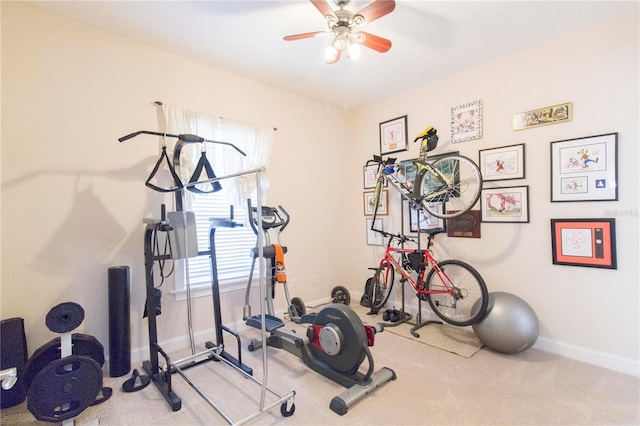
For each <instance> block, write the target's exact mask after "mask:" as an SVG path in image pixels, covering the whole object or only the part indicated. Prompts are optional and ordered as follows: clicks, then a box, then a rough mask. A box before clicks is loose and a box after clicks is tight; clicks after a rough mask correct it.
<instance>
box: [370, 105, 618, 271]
mask: <svg viewBox="0 0 640 426" xmlns="http://www.w3.org/2000/svg"><path fill="white" fill-rule="evenodd" d="M572 119H573V104H572V103H571V102H564V103H560V104H555V105H551V106H547V107H542V108H536V109H532V110H529V111H524V112H520V113H516V114H514V115H513V122H512V126H513V131H514V132H515V131H518V132H519V131H523V130H527V129H533V128H538V127H541V126H549V125H554V124H562V123H567V122H570V121H571V120H572ZM482 121H483V105H482V100H475V101H472V102H468V103H465V104H462V105H459V106H456V107H453V108H451V121H450V125H451V128H450V132H451V133H450V135H451V139H450V143H452V144H455V143H460V142H466V141H471V140H475V139H480V138H482V137H483V123H482ZM379 126H380V129H379V130H380V154H381V156H383V155H386V154H390V153H396V152H401V151H407V150H408V149H409V147H408V134H407V115H403V116H400V117H396V118H394V119H391V120H387V121H384V122H382V123H380V125H379ZM525 148H526V147H525V143H516V144H507V145H502V146H496V147H490V148H483V149H479V150H478V163H477V164H478V167H479V169H480V172H481V174H482V189H481V193H480V199H479V203H480V209H479V211H478V210H470V211H469V212H468V215H467V216H468V217H467V220H466V222H468V223H469V224H470V223H471V222H473V221H472V220H471V218H473V217H475V218H476V219H477V220H476V222H477V223H476V224H475V225H474V226H471V225H469V224H467V225H468V226H467V225H465V226H467V228H469V229H464V230H461V229H457V228H460V227H461V226H462V225H459V224H457V223H456V224H452V223H449V222H451V221H450V220H443V219H439V218H436V217H432V216H430V215H429V214H428V213H426V212H421V211H418V210H416V209H415V208H413V207H412V206H411V203H408V202H407V203H406V211H407V213H408V224H409V232H411V233H418V234H419V233H420V232H423V231H429V230H431V229H435V228H442V229H445V230H447V235H448V236H450V237H451V236H465V237H472V238H480V223H481V222H486V223H508V224H528V223H530V222H531V219H530V197H529V190H530V186H529V185H528V184H526V183H518V181H524V180H525V179H526V178H527V175H526V174H527V168H526V149H525ZM456 153H457V151H456ZM451 154H452V153H451V152H446V153H445V154H440V155H451ZM435 157H438V155H436V156H435ZM429 158H431V156H430V157H429ZM408 163H411V160H408V161H407V164H408ZM402 164H403V163H400V166H401V167H402ZM549 166H550V168H549V170H550V176H549V182H550V185H549V187H550V202H551V203H562V202H602V201H618V192H619V182H618V133H617V132H611V133H604V134H598V135H593V136H582V137H576V138H572V139H563V140H556V141H551V142H550V151H549ZM405 167H406V166H405ZM538 170H539V169H538ZM376 172H377V166H375V167H374V166H364V168H363V180H364V185H363V186H364V189H365V192H364V194H363V202H364V214H365V216H372V211H371V207H370V203H368V201H370V199H371V197H372V195H373V191H366V190H370V189H372V188H375V186H376V181H377V178H378V176H376ZM407 172H410V170H407ZM385 186H386V185H385ZM402 202H403V203H404V201H402ZM388 203H389V194H388V190H387V189H385V190H384V191H383V196H382V197H381V200H380V204H379V206H378V213H377V215H379V216H386V215H388V214H389V205H388ZM403 205H404V204H403ZM444 208H446V206H445V207H444ZM403 210H404V209H403ZM375 220H376V223H373V219H372V218H368V219H367V232H368V234H367V244H370V245H379V244H382V242H381V240H380V239H379V238H378V237H377V236H376V235H374V234H376V233H375V232H373V233H371V231H375V229H374V228H377V227H379V228H380V229H382V227H383V220H382V218H377V219H375ZM550 220H551V244H552V253H553V259H552V261H553V264H556V265H570V266H586V267H595V268H606V269H616V268H617V260H616V238H615V237H616V223H615V219H614V218H600V219H598V218H595V219H593V218H589V219H584V218H568V219H556V218H554V219H550ZM462 222H465V221H462ZM462 222H461V223H462ZM466 222H465V223H466ZM453 225H455V226H453ZM403 226H404V225H403Z"/></svg>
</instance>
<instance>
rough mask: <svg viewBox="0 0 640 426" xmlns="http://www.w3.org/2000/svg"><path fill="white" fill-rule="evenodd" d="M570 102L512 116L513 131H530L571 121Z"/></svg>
mask: <svg viewBox="0 0 640 426" xmlns="http://www.w3.org/2000/svg"><path fill="white" fill-rule="evenodd" d="M572 109H573V108H572V106H571V102H567V103H564V104H559V105H553V106H550V107H545V108H539V109H534V110H531V111H526V112H521V113H519V114H516V115H514V116H513V130H522V129H530V128H532V127H539V126H546V125H548V124H556V123H563V122H566V121H571V113H572Z"/></svg>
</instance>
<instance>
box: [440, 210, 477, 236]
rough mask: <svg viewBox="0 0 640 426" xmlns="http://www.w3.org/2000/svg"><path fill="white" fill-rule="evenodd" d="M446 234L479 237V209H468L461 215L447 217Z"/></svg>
mask: <svg viewBox="0 0 640 426" xmlns="http://www.w3.org/2000/svg"><path fill="white" fill-rule="evenodd" d="M449 213H453V211H449ZM447 236H448V237H466V238H480V210H469V211H468V212H466V213H465V214H463V215H462V216H458V217H456V218H453V219H448V220H447Z"/></svg>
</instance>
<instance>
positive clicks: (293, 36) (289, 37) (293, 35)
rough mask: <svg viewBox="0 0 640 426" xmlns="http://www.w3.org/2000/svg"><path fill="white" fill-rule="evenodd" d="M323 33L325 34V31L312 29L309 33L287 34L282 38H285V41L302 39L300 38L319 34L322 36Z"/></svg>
mask: <svg viewBox="0 0 640 426" xmlns="http://www.w3.org/2000/svg"><path fill="white" fill-rule="evenodd" d="M325 34H327V32H326V31H313V32H311V33H302V34H292V35H288V36H286V37H284V39H285V40H287V41H293V40H302V39H305V38H313V37H319V36H322V35H325Z"/></svg>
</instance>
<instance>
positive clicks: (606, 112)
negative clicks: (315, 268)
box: [349, 10, 640, 374]
mask: <svg viewBox="0 0 640 426" xmlns="http://www.w3.org/2000/svg"><path fill="white" fill-rule="evenodd" d="M636 11H637V10H636ZM638 52H639V48H638V15H637V13H636V14H635V15H634V14H628V15H626V16H623V17H620V18H619V19H615V20H612V21H610V22H607V23H606V24H603V25H600V26H597V27H593V28H589V29H588V30H584V31H580V32H578V33H575V34H571V35H569V36H566V37H563V38H561V39H557V40H555V41H553V42H550V43H545V44H542V45H539V46H537V47H535V48H531V49H527V50H524V51H521V52H518V53H516V54H513V55H509V56H507V57H503V58H501V59H498V60H495V61H492V62H489V63H487V64H484V65H482V66H478V67H475V68H473V69H470V70H467V71H464V72H461V73H459V74H456V75H453V76H450V77H448V78H445V79H442V80H440V81H438V82H436V83H434V84H430V85H427V86H424V87H418V88H415V89H414V90H411V91H409V92H407V93H401V94H398V95H397V96H395V97H394V98H391V99H385V100H384V101H383V102H379V103H377V104H375V105H369V106H367V107H365V108H362V109H360V110H358V111H355V112H354V113H353V114H352V116H351V122H350V124H351V131H352V134H353V135H354V138H355V140H356V141H357V142H358V143H355V144H354V146H355V147H356V149H357V153H356V156H355V158H354V162H355V163H356V164H358V163H364V162H365V161H366V160H367V159H368V158H369V157H370V155H371V153H372V152H375V151H376V150H377V149H378V145H377V140H378V139H377V128H376V126H375V125H374V123H379V122H382V121H385V120H388V119H391V118H394V117H398V116H401V115H405V114H406V115H408V131H409V136H410V139H411V140H413V139H412V136H414V135H417V134H418V133H420V132H421V131H422V130H423V129H424V128H425V127H427V126H428V125H433V126H435V127H436V128H438V129H439V134H440V135H441V137H440V144H439V146H438V149H437V150H436V151H434V153H435V154H437V153H441V152H446V151H452V150H459V151H460V153H461V154H463V155H466V156H468V157H470V158H472V159H474V160H476V161H478V150H479V149H485V148H492V147H500V146H506V145H513V144H519V143H524V144H525V154H526V179H523V180H517V181H516V180H514V181H503V182H491V183H487V184H486V186H487V187H499V186H516V185H529V191H530V200H529V201H530V209H531V212H530V218H531V222H530V223H529V224H497V223H482V225H481V233H482V238H481V239H467V238H447V237H440V236H439V237H437V241H438V242H439V244H438V246H437V253H439V254H440V255H441V256H442V258H450V257H451V258H460V259H464V260H466V261H468V262H469V263H471V264H472V265H473V266H475V267H476V268H477V269H478V270H479V271H480V273H481V274H482V275H483V277H484V279H485V281H486V282H487V286H488V287H489V290H490V291H507V292H511V293H513V294H516V295H518V296H520V297H522V298H523V299H524V300H526V301H527V302H528V303H529V304H530V305H531V306H532V307H533V309H534V310H535V311H536V313H537V315H538V317H539V319H540V325H541V329H540V340H539V341H538V344H537V346H538V347H541V348H544V349H547V350H550V351H554V352H559V353H562V354H566V355H569V356H572V357H576V358H579V359H583V360H585V361H589V362H594V363H597V364H602V365H608V366H610V367H612V366H615V368H618V369H620V370H622V371H627V372H632V373H635V374H638V359H639V357H640V356H639V339H640V331H639V329H638V325H639V323H640V321H639V310H640V309H639V305H638V302H639V292H638V277H639V273H638V258H639V256H638V255H639V252H638V241H639V240H638V213H639V210H638V165H637V164H638V156H639V151H638V117H639V109H638V107H639V97H638V93H639V85H638V75H639V66H638ZM477 99H481V100H482V101H483V110H484V113H483V119H484V120H483V124H484V126H483V137H482V138H481V139H478V140H473V141H469V142H461V143H456V144H451V143H450V142H449V140H450V134H449V132H450V130H449V123H450V108H451V107H454V106H457V105H462V104H465V103H467V102H471V101H474V100H477ZM563 102H572V103H573V107H574V115H573V120H572V121H571V122H568V123H563V124H556V125H552V126H545V127H540V128H536V129H528V130H522V131H517V132H516V131H513V130H512V127H511V120H512V117H513V114H514V113H518V112H522V111H527V110H530V109H534V108H539V107H544V106H549V105H554V104H559V103H563ZM611 132H618V133H619V140H618V149H619V153H618V156H619V158H618V160H619V168H618V170H619V183H620V184H619V201H618V202H578V203H574V202H570V203H551V202H550V180H549V176H550V159H549V155H550V154H549V153H550V142H551V141H557V140H563V139H571V138H579V137H583V136H591V135H599V134H604V133H611ZM410 145H411V146H410V150H409V152H407V153H400V154H399V155H398V156H399V157H400V158H401V159H403V158H407V159H408V158H413V157H416V156H417V154H418V146H414V145H413V144H412V143H411V144H410ZM394 155H395V154H394ZM357 173H358V171H357V170H354V171H353V179H356V177H357ZM390 192H392V190H391V189H390ZM360 193H361V188H359V187H358V186H357V185H354V187H353V188H352V197H351V199H352V200H353V201H352V203H351V207H350V209H349V210H350V211H351V212H353V214H352V215H351V217H350V220H351V226H352V227H354V228H356V229H357V228H358V227H360V229H361V234H362V237H361V239H364V218H362V217H361V214H359V212H358V208H360V203H359V196H360ZM391 204H392V206H391V216H390V217H389V218H388V219H385V220H386V225H387V227H388V229H389V230H391V231H394V230H400V221H399V220H398V217H399V213H400V207H399V205H400V204H399V197H398V196H397V194H393V193H392V195H391ZM476 208H479V207H476ZM606 217H615V219H616V226H617V243H618V244H617V248H618V269H617V270H615V271H614V270H602V269H595V268H583V267H573V266H559V265H553V264H552V261H551V259H552V257H551V240H550V219H551V218H606ZM381 252H382V250H381V249H379V248H367V249H366V250H365V251H364V252H363V256H362V257H360V258H359V260H358V261H359V263H358V264H357V265H356V268H355V269H356V270H357V271H359V272H360V275H361V279H364V278H365V277H366V275H367V273H366V271H365V270H364V268H366V267H367V266H372V265H373V264H375V263H376V259H379V257H380V255H381ZM395 296H396V298H397V299H396V306H399V305H398V302H399V300H400V294H399V293H396V294H395ZM408 300H409V301H410V307H413V308H414V309H415V307H416V306H417V302H416V301H415V297H410V298H409V299H408Z"/></svg>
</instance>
